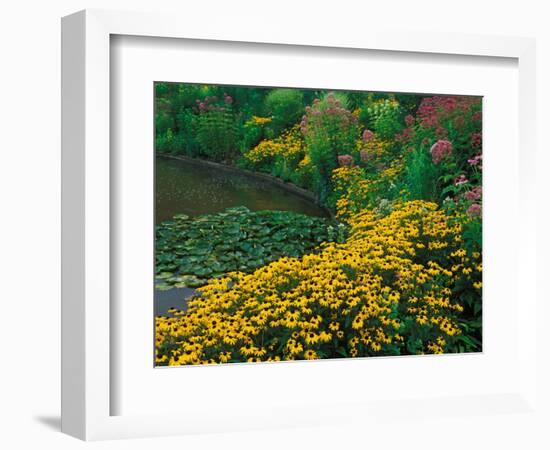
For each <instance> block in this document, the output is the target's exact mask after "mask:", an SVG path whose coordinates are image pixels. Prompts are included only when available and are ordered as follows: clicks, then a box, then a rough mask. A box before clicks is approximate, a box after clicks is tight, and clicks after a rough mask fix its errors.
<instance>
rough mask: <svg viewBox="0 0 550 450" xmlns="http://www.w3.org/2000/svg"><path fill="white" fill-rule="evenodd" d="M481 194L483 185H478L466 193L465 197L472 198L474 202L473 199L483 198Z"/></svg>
mask: <svg viewBox="0 0 550 450" xmlns="http://www.w3.org/2000/svg"><path fill="white" fill-rule="evenodd" d="M481 194H482V191H481V186H476V187H475V188H473V189H472V190H471V191H468V192H466V193H464V198H465V199H466V200H470V201H471V202H473V201H476V200H479V199H480V198H481Z"/></svg>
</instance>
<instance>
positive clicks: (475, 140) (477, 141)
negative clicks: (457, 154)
mask: <svg viewBox="0 0 550 450" xmlns="http://www.w3.org/2000/svg"><path fill="white" fill-rule="evenodd" d="M470 144H471V145H472V147H474V148H480V147H481V133H472V135H471V136H470Z"/></svg>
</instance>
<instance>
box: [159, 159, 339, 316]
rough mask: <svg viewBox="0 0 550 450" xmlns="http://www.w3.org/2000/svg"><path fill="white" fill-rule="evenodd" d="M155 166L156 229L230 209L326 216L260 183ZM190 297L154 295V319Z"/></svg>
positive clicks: (205, 169) (182, 164) (173, 163)
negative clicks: (185, 217) (169, 222)
mask: <svg viewBox="0 0 550 450" xmlns="http://www.w3.org/2000/svg"><path fill="white" fill-rule="evenodd" d="M155 164H156V166H155V182H156V192H155V195H156V200H155V220H156V223H157V224H158V223H160V222H162V221H164V220H168V219H171V218H172V217H173V216H175V215H176V214H186V215H188V216H197V215H200V214H210V213H218V212H222V211H224V210H225V209H226V208H230V207H234V206H246V207H247V208H248V209H250V210H252V211H262V210H280V211H292V212H296V213H301V214H305V215H309V216H316V217H328V214H327V211H326V210H324V209H323V208H321V207H319V206H318V205H316V204H315V203H313V202H312V201H310V200H308V199H306V198H305V197H302V196H300V195H299V194H297V193H294V192H291V191H289V190H287V189H285V188H284V187H281V186H279V185H278V184H276V183H273V182H271V181H269V180H266V179H261V178H256V177H253V176H249V175H246V174H241V173H239V172H236V171H232V170H226V169H223V168H215V167H211V166H208V165H202V164H200V163H199V164H197V163H194V162H188V161H184V160H178V159H172V158H165V157H160V156H159V157H157V158H156V162H155ZM194 292H195V291H194V289H189V288H179V289H178V288H174V289H170V290H168V291H160V290H155V314H156V315H161V314H166V312H167V310H168V309H169V308H171V307H176V308H178V309H185V307H186V305H185V299H186V298H189V297H190V296H192V295H193V293H194Z"/></svg>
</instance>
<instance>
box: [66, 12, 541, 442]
mask: <svg viewBox="0 0 550 450" xmlns="http://www.w3.org/2000/svg"><path fill="white" fill-rule="evenodd" d="M237 30H238V31H237ZM62 43H63V99H62V100H63V349H62V350H63V352H62V353H63V367H62V372H63V405H62V407H63V421H62V423H63V431H65V432H67V433H69V434H71V435H74V436H77V437H79V438H82V439H108V438H119V437H139V436H159V435H164V434H184V433H197V432H209V431H223V430H248V429H258V428H265V427H283V426H289V425H291V426H300V425H312V424H321V425H323V424H334V423H348V422H349V423H353V422H354V421H364V420H377V419H378V418H380V415H382V416H384V417H385V419H384V420H387V421H389V422H391V421H392V420H394V419H395V411H394V410H395V408H394V406H395V404H396V403H397V402H398V403H399V404H402V405H404V406H403V408H404V409H401V413H402V414H403V411H406V414H410V415H416V414H421V413H419V411H424V412H426V411H427V410H429V409H430V408H431V407H429V406H428V407H427V405H432V406H433V405H437V406H434V407H435V408H436V409H438V410H439V411H440V412H441V414H443V415H449V414H460V415H463V416H465V417H467V416H471V415H479V414H483V415H488V416H490V415H492V414H495V413H499V412H501V411H502V410H503V405H505V409H506V410H510V411H513V412H514V413H517V414H528V412H529V411H532V408H533V407H532V402H533V400H534V398H535V397H536V386H535V384H534V382H533V380H534V378H535V375H536V368H535V362H536V354H535V353H534V351H533V350H532V347H530V346H528V345H524V344H525V343H526V342H531V341H534V340H535V339H536V338H535V333H536V331H535V329H534V328H533V327H532V326H531V325H530V319H529V311H530V310H532V308H534V307H535V306H534V305H535V299H536V295H535V293H534V283H533V282H532V281H533V277H534V276H535V275H534V273H535V271H534V270H533V264H534V262H533V252H534V248H535V241H534V237H533V235H532V233H530V232H529V230H530V229H531V228H532V227H533V223H534V215H533V212H532V211H533V209H531V206H532V205H530V202H532V200H530V198H531V197H530V195H529V193H530V192H531V191H532V189H533V186H532V184H531V183H530V173H531V171H532V170H533V161H534V156H533V153H532V148H533V145H532V142H533V134H534V133H533V127H534V120H533V116H534V108H533V107H532V105H533V102H534V98H535V87H534V84H533V77H534V44H533V42H532V41H531V40H529V39H521V38H499V37H484V38H478V37H475V36H460V39H457V38H456V36H453V35H446V34H440V35H439V34H438V35H435V34H433V35H432V34H429V35H421V34H402V35H400V34H395V33H387V34H386V33H384V32H382V31H377V32H374V31H373V32H369V33H364V34H361V35H355V34H353V33H352V32H350V33H349V34H348V35H346V34H345V33H344V34H342V35H338V37H331V38H329V37H327V36H326V35H325V34H324V33H323V32H322V29H320V28H319V29H317V28H315V27H313V28H312V30H310V32H308V35H307V36H305V35H301V34H299V33H297V34H294V33H288V34H286V33H285V34H283V33H280V32H274V34H269V33H264V34H258V32H257V31H256V32H254V31H253V30H250V31H247V29H246V27H240V28H239V27H227V28H224V27H223V26H222V27H221V28H219V29H217V30H216V31H215V32H214V31H211V32H205V31H204V30H203V29H202V28H201V27H199V26H198V25H193V24H188V25H186V26H181V22H180V21H179V20H178V19H177V18H174V17H169V16H167V15H162V14H159V15H155V14H151V15H150V14H139V13H115V12H104V11H85V12H80V13H76V14H74V15H72V16H68V17H66V18H64V19H63V39H62ZM220 68H223V70H220ZM518 117H519V120H518ZM503 129H505V130H506V133H502V130H503ZM518 169H519V170H518ZM520 200H521V201H520ZM499 280H500V281H499ZM502 280H506V282H502ZM519 283H521V285H522V286H533V288H532V292H530V294H529V292H526V291H525V290H524V289H523V288H522V292H523V295H522V296H521V298H520V297H519V293H518V289H517V288H518V286H519ZM531 294H532V295H531ZM404 377H406V381H404ZM330 393H331V394H330ZM430 402H432V403H430ZM392 405H393V406H392ZM355 423H357V422H355Z"/></svg>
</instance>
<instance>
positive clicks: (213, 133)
mask: <svg viewBox="0 0 550 450" xmlns="http://www.w3.org/2000/svg"><path fill="white" fill-rule="evenodd" d="M197 142H198V143H199V146H200V152H201V154H202V155H204V156H206V157H207V158H210V159H212V160H214V161H225V160H230V159H231V158H232V157H233V156H235V154H236V152H237V148H238V129H237V125H236V123H235V119H234V117H233V114H232V112H231V111H229V110H227V109H216V110H211V111H206V112H203V113H201V114H200V115H199V119H198V126H197Z"/></svg>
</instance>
